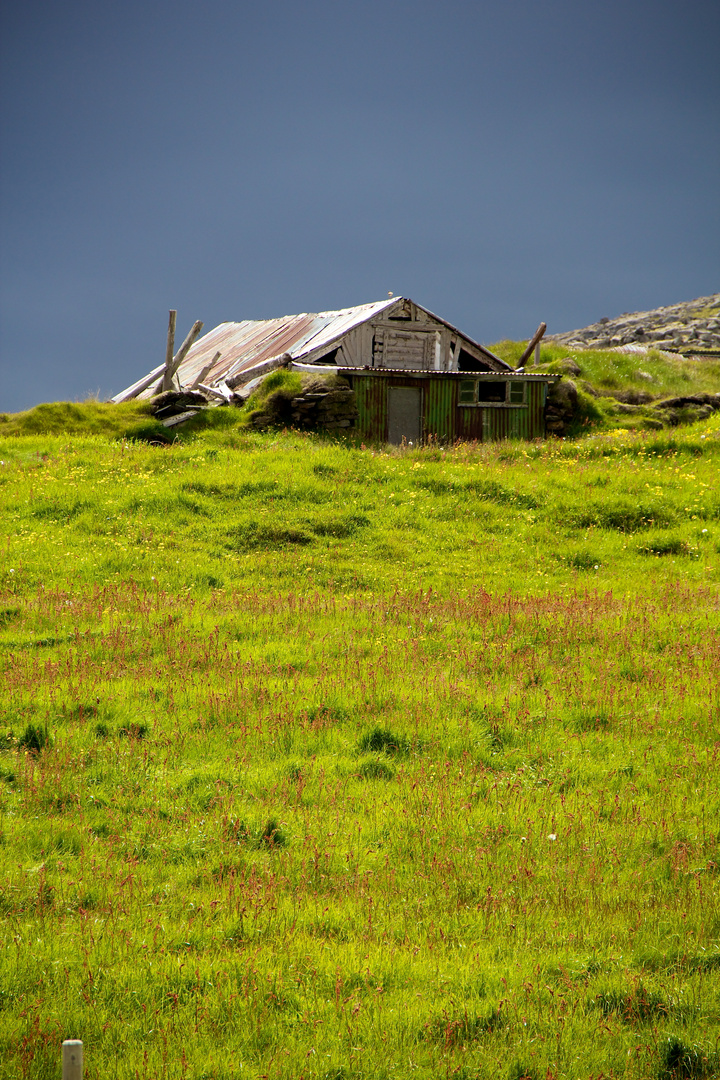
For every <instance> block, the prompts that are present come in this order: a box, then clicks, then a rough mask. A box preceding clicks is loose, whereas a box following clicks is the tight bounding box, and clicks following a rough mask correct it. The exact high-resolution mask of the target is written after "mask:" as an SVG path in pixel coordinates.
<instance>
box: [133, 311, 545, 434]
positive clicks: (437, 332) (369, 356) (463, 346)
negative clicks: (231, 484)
mask: <svg viewBox="0 0 720 1080" xmlns="http://www.w3.org/2000/svg"><path fill="white" fill-rule="evenodd" d="M196 325H198V324H196ZM186 340H187V339H186ZM181 353H182V356H181ZM169 355H170V357H171V350H170V353H169ZM280 367H286V368H288V369H290V370H294V371H298V372H301V373H304V374H312V375H317V376H322V375H331V374H332V375H335V376H341V377H342V381H341V386H340V388H338V387H337V384H336V387H335V389H334V390H332V391H330V393H328V394H327V397H328V398H332V404H333V406H334V407H333V409H332V410H329V411H327V410H326V411H327V416H326V420H327V422H326V423H324V424H321V426H324V427H326V428H328V429H331V430H332V429H342V428H346V429H347V428H352V430H353V433H354V434H355V435H357V436H358V437H360V438H363V439H367V440H368V441H374V442H389V443H396V444H399V443H402V442H403V441H406V442H408V443H413V444H417V443H418V442H422V441H424V440H426V439H428V438H429V437H433V438H438V439H441V440H443V441H454V440H455V439H477V440H478V441H488V440H491V439H502V438H511V437H516V438H536V437H539V436H543V435H544V434H545V419H544V410H545V402H546V398H547V390H548V384H550V383H553V382H555V381H556V380H557V378H558V376H554V375H546V374H543V375H533V374H530V373H528V372H525V371H524V370H522V369H518V370H515V369H514V368H512V367H511V366H510V365H509V364H507V363H505V361H503V360H501V359H500V358H499V357H497V356H495V355H494V354H493V353H492V352H490V351H489V350H488V349H486V348H485V347H484V346H482V345H479V344H478V343H477V342H476V341H473V340H472V338H469V337H467V336H466V335H465V334H463V333H461V332H460V331H459V330H458V329H456V328H455V327H454V326H452V325H451V324H450V323H448V322H446V321H445V320H444V319H440V318H438V316H437V315H433V314H432V313H431V312H430V311H427V310H426V309H425V308H422V307H420V305H419V304H416V303H414V302H413V301H412V300H408V299H405V298H403V297H392V298H389V299H387V300H382V301H380V302H378V303H374V304H362V305H360V306H359V307H353V308H345V309H343V310H340V311H325V312H320V313H319V314H314V315H309V314H305V315H292V316H285V317H283V318H279V319H265V320H259V321H244V322H238V323H234V322H226V323H221V324H220V325H219V326H217V327H216V328H215V329H214V330H211V331H210V332H209V333H208V334H205V335H204V336H203V337H202V338H199V339H198V340H197V341H195V342H194V344H192V345H191V347H189V349H187V350H186V351H185V352H182V350H180V352H179V353H178V354H177V356H176V357H175V364H174V365H173V366H172V367H170V362H169V360H167V361H166V363H165V364H163V365H160V366H159V367H157V368H155V369H154V370H153V371H151V372H149V373H148V375H146V376H145V377H144V378H143V379H140V380H138V381H137V382H136V383H134V384H133V385H132V386H129V387H128V388H127V389H126V390H124V391H122V392H121V393H120V394H117V395H116V396H115V397H114V398H113V399H112V400H113V401H116V402H120V401H128V400H130V399H131V398H136V397H137V398H151V397H154V396H155V395H157V394H158V393H160V391H161V390H162V389H165V390H168V389H170V388H173V389H175V390H176V391H192V392H195V393H196V394H198V395H205V397H206V398H207V399H208V400H210V401H213V400H214V401H216V402H219V401H228V402H229V401H240V402H242V401H243V400H246V399H247V397H248V396H249V394H250V393H251V392H252V390H253V389H254V388H255V387H256V386H257V385H258V384H259V382H260V381H261V380H262V379H263V378H264V377H265V376H266V375H267V374H269V373H270V372H271V371H273V370H275V369H276V368H280ZM323 396H324V394H323V391H322V389H319V388H318V384H317V380H313V384H312V390H311V392H310V393H309V394H308V398H312V400H313V402H314V403H315V404H317V401H318V399H322V398H323ZM340 400H344V402H345V403H346V407H345V410H344V412H343V409H342V408H341V407H340V405H339V404H338V402H339V401H340ZM293 404H294V406H295V411H294V413H293V420H294V421H299V422H301V421H303V420H306V419H307V417H308V415H309V412H308V407H307V406H308V402H306V401H304V400H303V398H302V396H301V397H299V398H298V399H297V400H296V402H294V403H293ZM348 406H351V407H348ZM311 411H312V410H311ZM313 416H314V418H315V419H317V410H315V411H314V412H313ZM343 416H344V417H345V418H344V419H338V417H343ZM300 426H302V423H300Z"/></svg>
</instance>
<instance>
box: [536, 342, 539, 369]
mask: <svg viewBox="0 0 720 1080" xmlns="http://www.w3.org/2000/svg"><path fill="white" fill-rule="evenodd" d="M539 365H540V342H539V341H538V343H537V345H536V346H535V367H539Z"/></svg>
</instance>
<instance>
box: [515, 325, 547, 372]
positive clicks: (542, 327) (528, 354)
mask: <svg viewBox="0 0 720 1080" xmlns="http://www.w3.org/2000/svg"><path fill="white" fill-rule="evenodd" d="M546 330H547V323H544V322H541V323H540V325H539V326H538V328H537V330H536V331H535V333H534V334H533V336H532V337H531V338H530V340H529V341H528V343H527V348H526V349H525V352H524V353H523V354H522V356H521V357H520V359H519V360H518V364H517V366H518V367H519V368H521V367H524V366H525V364H526V363H527V361H528V360H529V359H530V357H531V356H532V353H533V349H534V348H535V346H536V345H539V344H540V339H541V338H542V336H543V334H544V333H545V331H546Z"/></svg>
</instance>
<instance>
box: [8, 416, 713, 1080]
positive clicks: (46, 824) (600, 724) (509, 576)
mask: <svg viewBox="0 0 720 1080" xmlns="http://www.w3.org/2000/svg"><path fill="white" fill-rule="evenodd" d="M221 411H226V410H217V412H221ZM126 420H127V418H123V421H122V422H123V423H125V422H126ZM127 422H129V421H127ZM138 422H141V420H138ZM48 426H49V428H50V430H53V429H52V425H48ZM1 431H2V428H0V432H1ZM0 461H1V462H2V463H1V464H0V508H1V513H2V517H1V520H2V524H3V533H4V535H3V536H2V545H3V548H2V551H3V557H2V562H1V563H0V663H1V664H2V680H1V683H2V702H3V704H2V713H0V747H1V749H0V945H1V952H0V1076H2V1077H5V1076H7V1077H14V1078H15V1077H27V1078H33V1080H41V1078H42V1080H46V1078H52V1077H59V1076H60V1044H61V1042H62V1040H63V1039H64V1038H81V1039H82V1040H83V1041H84V1044H85V1060H86V1076H87V1077H88V1078H89V1080H94V1078H102V1080H105V1078H108V1080H109V1078H123V1080H124V1078H154V1077H168V1078H170V1077H172V1078H175V1077H177V1078H180V1077H187V1078H189V1080H200V1078H206V1080H209V1078H213V1080H230V1078H232V1080H236V1078H243V1077H248V1078H253V1080H256V1078H257V1080H259V1078H274V1080H280V1078H283V1080H284V1078H288V1077H293V1078H296V1077H297V1078H299V1077H305V1078H310V1077H312V1078H323V1080H341V1078H343V1080H350V1078H371V1077H372V1078H378V1080H379V1078H390V1077H398V1078H401V1077H402V1078H405V1077H415V1076H416V1077H419V1078H420V1077H422V1078H428V1080H430V1078H433V1080H435V1078H438V1077H441V1078H445V1077H448V1078H450V1077H455V1078H459V1080H471V1078H472V1080H474V1078H485V1077H488V1078H490V1077H493V1078H495V1077H500V1078H501V1080H520V1078H522V1077H525V1078H530V1080H548V1078H558V1080H560V1078H563V1080H564V1078H578V1080H579V1078H589V1077H593V1078H595V1080H599V1078H600V1077H603V1078H610V1077H613V1078H614V1077H625V1078H628V1080H631V1078H632V1080H639V1078H652V1080H671V1077H673V1076H675V1077H711V1076H716V1075H718V1072H719V1071H720V1043H719V1042H718V1031H720V980H719V978H718V976H719V974H720V903H719V892H718V883H719V879H720V817H719V815H720V761H719V760H718V759H719V753H718V752H719V750H720V737H719V735H718V732H719V730H720V692H719V689H718V688H719V683H718V676H717V671H718V666H719V665H720V623H719V612H720V488H719V487H718V483H717V476H718V467H719V465H720V417H718V416H716V417H715V418H713V419H711V420H708V421H706V422H703V423H701V424H696V425H693V426H690V427H684V428H681V429H675V430H673V431H659V432H658V431H653V432H646V433H640V434H634V433H631V432H623V431H616V432H610V433H606V434H598V435H594V436H589V437H586V438H583V439H580V440H577V441H573V442H571V441H553V442H548V443H545V444H542V443H534V444H526V443H519V442H517V443H504V444H494V445H490V446H458V447H454V448H449V449H447V450H443V449H441V448H438V447H428V448H425V449H417V450H414V451H410V452H401V451H397V450H395V451H383V450H379V449H372V448H367V449H361V448H355V447H352V446H344V445H341V444H337V443H333V442H331V441H328V440H326V439H323V438H320V437H316V436H311V435H307V436H300V435H297V434H293V433H287V432H275V433H264V434H257V433H248V432H246V431H243V430H242V429H239V428H237V427H231V428H225V429H223V428H214V429H210V430H207V431H206V432H204V433H201V434H200V435H198V436H196V437H195V438H189V439H187V441H186V442H185V443H184V444H179V443H178V444H177V445H174V446H171V447H167V448H163V447H152V446H148V445H146V444H143V443H139V442H128V441H125V440H122V439H118V440H117V441H112V440H110V439H108V438H107V437H106V436H104V435H101V434H94V435H93V434H91V435H86V434H78V433H75V434H73V433H68V432H65V433H57V432H56V433H55V434H44V433H36V434H32V433H31V434H26V435H24V436H22V437H2V436H0Z"/></svg>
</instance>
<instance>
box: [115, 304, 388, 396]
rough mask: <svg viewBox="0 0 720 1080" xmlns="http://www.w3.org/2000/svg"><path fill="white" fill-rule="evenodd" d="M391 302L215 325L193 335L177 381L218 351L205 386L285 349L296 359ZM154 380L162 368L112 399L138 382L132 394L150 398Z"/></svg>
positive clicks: (189, 380) (189, 381)
mask: <svg viewBox="0 0 720 1080" xmlns="http://www.w3.org/2000/svg"><path fill="white" fill-rule="evenodd" d="M396 302H397V297H392V298H389V299H387V300H381V301H379V302H376V303H373V304H360V305H359V306H357V307H352V308H341V309H340V310H338V311H320V312H318V313H316V314H302V315H285V316H281V317H280V318H278V319H258V320H249V319H246V320H245V321H243V322H225V323H220V325H219V326H216V327H215V329H214V330H210V331H209V333H207V334H205V335H204V336H203V337H201V338H199V340H198V341H196V342H195V344H194V345H193V347H192V348H191V349H190V351H189V352H188V354H187V356H186V357H185V360H184V361H183V362H182V364H181V365H180V368H179V370H178V376H179V378H180V382H181V384H182V385H183V386H185V387H188V386H192V385H193V383H194V382H195V380H196V379H197V378H198V377H199V375H200V373H201V372H202V371H203V368H205V367H206V366H207V365H208V364H209V363H210V361H211V360H212V359H213V357H214V356H215V354H216V353H218V352H219V353H220V357H219V358H218V360H217V361H216V362H215V364H214V365H213V367H212V368H211V369H210V371H209V372H207V373H206V375H205V378H204V382H205V383H206V384H208V385H210V386H212V385H213V384H215V383H219V382H220V381H221V380H224V379H226V378H228V377H229V376H230V375H236V374H237V373H238V372H241V371H245V370H247V369H248V368H251V367H254V366H255V364H259V363H262V361H264V360H271V359H273V358H274V357H276V356H282V355H283V353H286V352H287V353H290V355H291V357H292V358H293V360H301V359H302V358H303V357H304V356H307V355H308V354H309V353H311V352H314V351H315V350H317V349H319V348H322V347H323V346H325V345H327V346H328V347H330V346H332V344H333V343H334V342H336V341H339V340H340V339H341V338H342V337H343V336H344V335H345V334H347V333H348V331H350V330H352V329H354V327H356V326H359V325H360V324H361V323H364V322H365V321H366V320H367V319H370V318H372V317H373V316H374V315H377V314H379V313H380V312H381V311H383V310H384V309H385V308H387V307H390V306H391V305H392V304H394V303H396ZM159 378H162V368H161V369H159V371H158V375H157V378H153V380H152V381H151V382H150V383H149V384H147V383H146V380H138V382H137V383H134V384H133V387H128V390H126V391H123V392H122V393H120V394H117V395H116V398H117V400H121V399H124V398H125V397H126V396H127V395H128V394H129V393H130V391H131V390H132V389H134V388H135V387H139V386H140V384H141V383H146V385H145V386H143V388H142V390H140V391H139V392H137V396H138V397H142V398H148V397H152V395H153V394H154V393H157V382H158V379H159Z"/></svg>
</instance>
